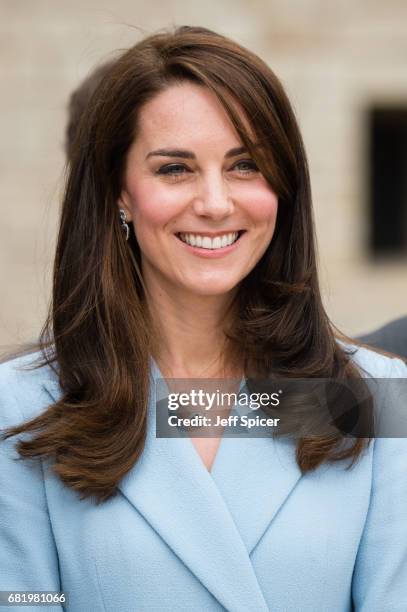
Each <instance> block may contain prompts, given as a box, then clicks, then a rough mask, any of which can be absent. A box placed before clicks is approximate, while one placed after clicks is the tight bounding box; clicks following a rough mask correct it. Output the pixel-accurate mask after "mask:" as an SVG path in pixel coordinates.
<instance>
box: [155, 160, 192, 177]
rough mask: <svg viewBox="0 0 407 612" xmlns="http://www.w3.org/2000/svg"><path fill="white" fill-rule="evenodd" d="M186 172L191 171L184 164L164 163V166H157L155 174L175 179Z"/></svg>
mask: <svg viewBox="0 0 407 612" xmlns="http://www.w3.org/2000/svg"><path fill="white" fill-rule="evenodd" d="M186 172H191V170H190V169H189V168H187V166H184V164H165V166H161V167H160V168H158V170H157V171H156V174H159V175H161V176H167V177H171V178H173V179H177V178H178V177H180V176H182V175H183V174H185V173H186Z"/></svg>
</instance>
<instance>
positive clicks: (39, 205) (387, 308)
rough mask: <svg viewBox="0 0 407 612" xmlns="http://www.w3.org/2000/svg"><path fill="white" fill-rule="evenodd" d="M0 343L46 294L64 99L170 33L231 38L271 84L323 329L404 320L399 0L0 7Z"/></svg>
mask: <svg viewBox="0 0 407 612" xmlns="http://www.w3.org/2000/svg"><path fill="white" fill-rule="evenodd" d="M0 12H1V15H0V30H1V38H0V45H1V53H0V76H1V83H2V88H1V89H2V93H1V96H0V129H1V139H0V198H1V210H2V214H1V222H0V223H1V225H0V287H1V309H0V345H1V348H3V347H6V346H10V345H14V344H17V343H19V342H23V341H27V340H32V339H34V338H35V337H36V336H37V335H38V333H39V331H40V328H41V326H42V323H43V321H44V317H45V313H46V309H47V306H48V303H49V299H50V291H51V274H52V258H53V253H54V248H55V241H56V232H57V222H58V216H59V207H60V199H61V193H62V189H63V185H64V151H63V146H64V137H65V133H64V132H65V125H66V109H67V102H68V98H69V95H70V93H71V91H72V90H73V89H74V88H75V87H76V86H77V85H78V84H79V82H80V81H81V80H82V79H83V78H84V77H85V76H87V75H88V74H89V73H90V72H91V70H92V69H93V68H94V67H95V66H96V65H98V64H101V63H103V62H104V61H106V60H108V59H109V58H113V57H114V52H115V51H117V50H118V49H124V48H127V47H129V46H131V45H132V44H134V43H135V42H137V41H138V40H139V39H140V38H141V37H143V36H144V35H146V34H149V33H151V32H154V31H155V30H157V29H160V28H165V27H168V26H173V25H182V24H188V25H202V26H205V27H209V28H211V29H214V30H216V31H219V32H220V33H222V34H225V35H227V36H230V37H232V38H234V39H236V40H237V41H238V42H240V43H242V44H243V45H245V46H247V47H249V48H250V49H252V50H253V51H254V52H256V53H257V54H258V55H260V56H261V57H262V58H263V59H264V60H265V61H266V62H267V63H268V64H269V65H270V66H271V68H272V69H273V70H274V71H275V72H276V74H277V75H278V76H279V78H280V79H281V81H282V82H283V85H284V86H285V88H286V91H287V93H288V95H289V97H290V99H291V101H292V103H293V106H294V109H295V111H296V114H297V118H298V120H299V124H300V127H301V130H302V133H303V137H304V140H305V145H306V149H307V153H308V158H309V163H310V171H311V181H312V188H313V198H314V207H315V217H316V226H317V237H318V245H319V259H320V275H321V284H322V288H323V297H324V301H325V305H326V308H327V311H328V314H329V315H330V318H331V320H332V321H333V322H334V323H335V324H336V325H337V326H338V327H339V328H340V329H342V330H343V331H344V332H345V333H347V334H349V335H356V334H360V333H364V332H366V331H368V330H370V329H373V328H375V327H378V326H380V325H382V324H384V323H386V322H387V321H388V320H390V319H393V318H396V317H397V316H401V315H404V314H407V2H406V1H405V0H386V2H384V1H383V0H380V1H378V0H358V1H357V2H352V1H350V0H349V1H347V0H330V1H329V2H326V0H325V1H324V0H289V1H287V0H268V1H267V0H251V1H250V3H249V2H246V1H245V2H243V1H242V0H205V2H194V1H193V0H188V1H187V0H179V1H172V2H171V1H167V2H163V1H162V0H150V1H149V2H144V1H143V2H142V1H141V0H115V2H107V1H106V0H81V1H79V0H69V2H68V1H65V2H55V0H36V1H35V2H28V1H27V0H0Z"/></svg>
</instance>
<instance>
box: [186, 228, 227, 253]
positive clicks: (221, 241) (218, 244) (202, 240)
mask: <svg viewBox="0 0 407 612" xmlns="http://www.w3.org/2000/svg"><path fill="white" fill-rule="evenodd" d="M178 236H179V237H180V238H181V240H182V241H183V242H186V243H187V244H189V245H190V246H197V247H200V248H201V249H212V250H213V249H222V248H224V247H227V246H230V245H231V244H233V243H234V242H235V241H236V240H237V238H238V236H239V234H238V232H232V233H230V234H223V236H216V237H215V238H210V237H209V236H200V235H198V234H182V233H181V234H178Z"/></svg>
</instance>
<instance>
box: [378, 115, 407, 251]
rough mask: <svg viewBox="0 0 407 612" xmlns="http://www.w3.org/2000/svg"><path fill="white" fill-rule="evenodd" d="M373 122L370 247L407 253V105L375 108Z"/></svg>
mask: <svg viewBox="0 0 407 612" xmlns="http://www.w3.org/2000/svg"><path fill="white" fill-rule="evenodd" d="M369 123H370V164H369V166H370V171H369V174H370V177H369V187H370V194H369V201H370V202H369V206H370V236H369V249H370V252H371V255H373V256H383V255H391V256H398V255H400V256H403V255H407V105H406V107H403V108H374V109H372V110H371V112H370V122H369Z"/></svg>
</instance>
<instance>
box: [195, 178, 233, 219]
mask: <svg viewBox="0 0 407 612" xmlns="http://www.w3.org/2000/svg"><path fill="white" fill-rule="evenodd" d="M198 191H199V192H198V193H197V194H196V196H195V198H194V202H193V207H194V212H195V214H196V215H198V216H200V217H206V218H208V219H212V220H214V221H221V220H222V219H225V218H226V217H228V216H229V215H231V214H232V213H233V211H234V203H233V199H232V198H231V197H230V194H229V190H228V186H227V185H226V184H225V179H224V178H223V176H222V175H219V174H218V173H216V174H215V173H212V174H211V175H209V176H207V177H205V178H203V177H202V179H201V181H200V184H199V188H198Z"/></svg>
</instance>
